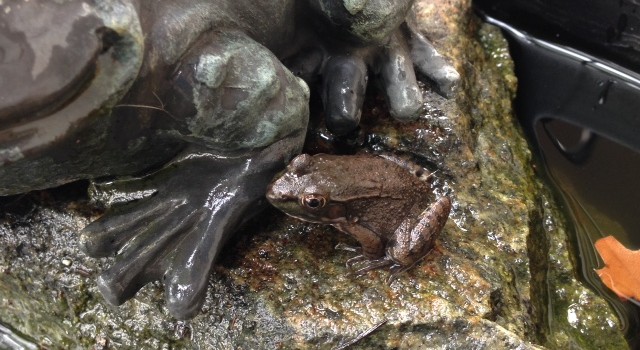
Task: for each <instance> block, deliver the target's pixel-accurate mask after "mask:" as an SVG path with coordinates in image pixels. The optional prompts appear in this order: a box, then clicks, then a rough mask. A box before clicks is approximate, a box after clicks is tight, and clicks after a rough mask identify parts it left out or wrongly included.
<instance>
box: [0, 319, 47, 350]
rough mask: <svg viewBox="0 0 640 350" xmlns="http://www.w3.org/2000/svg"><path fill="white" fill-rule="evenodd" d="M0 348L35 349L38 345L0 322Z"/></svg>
mask: <svg viewBox="0 0 640 350" xmlns="http://www.w3.org/2000/svg"><path fill="white" fill-rule="evenodd" d="M0 349H2V350H5V349H6V350H32V349H33V350H36V349H38V346H37V345H36V344H34V343H32V342H30V341H29V340H27V339H25V338H23V337H21V336H20V335H18V334H16V333H15V332H13V331H12V330H11V329H10V328H9V327H6V326H4V325H3V324H2V323H0Z"/></svg>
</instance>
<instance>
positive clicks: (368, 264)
mask: <svg viewBox="0 0 640 350" xmlns="http://www.w3.org/2000/svg"><path fill="white" fill-rule="evenodd" d="M394 265H395V262H394V261H393V260H391V259H389V258H388V257H386V256H385V257H382V258H380V259H369V258H367V257H366V256H364V255H357V256H354V257H353V258H351V259H349V260H347V266H348V267H349V268H351V269H354V271H353V272H352V273H351V274H352V275H354V276H362V275H364V274H365V273H367V272H369V271H373V270H378V269H382V268H387V267H390V266H394Z"/></svg>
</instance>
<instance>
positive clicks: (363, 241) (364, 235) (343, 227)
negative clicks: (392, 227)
mask: <svg viewBox="0 0 640 350" xmlns="http://www.w3.org/2000/svg"><path fill="white" fill-rule="evenodd" d="M333 227H335V228H337V229H338V230H340V231H342V232H344V233H346V234H348V235H350V236H351V237H353V238H355V239H356V240H357V241H358V243H360V246H361V249H359V251H360V253H361V255H358V256H356V257H354V258H351V259H349V261H348V262H347V265H350V264H352V263H354V262H357V261H360V260H364V259H378V258H381V257H383V256H384V248H385V241H384V240H383V239H382V237H380V235H379V234H377V233H375V232H373V231H371V230H370V229H368V228H366V227H364V226H362V225H360V224H358V223H357V222H345V223H339V224H333Z"/></svg>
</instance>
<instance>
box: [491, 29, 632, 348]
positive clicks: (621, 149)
mask: <svg viewBox="0 0 640 350" xmlns="http://www.w3.org/2000/svg"><path fill="white" fill-rule="evenodd" d="M487 21H489V22H492V23H493V24H496V25H498V26H500V27H501V28H503V30H504V32H505V33H506V34H507V37H508V39H509V43H510V51H511V54H512V56H513V58H514V62H515V66H516V75H517V77H518V84H519V87H518V95H517V100H516V111H517V114H518V117H519V119H520V121H521V123H522V125H523V127H524V129H525V131H526V133H527V134H528V137H529V139H530V141H531V143H532V144H533V147H534V149H535V150H536V153H537V154H538V155H539V159H540V160H541V163H542V165H543V169H544V172H545V173H546V175H547V177H548V179H549V180H550V182H551V183H552V184H553V185H554V187H555V188H556V190H557V192H558V193H559V197H560V198H561V199H562V201H563V202H564V203H563V204H564V207H565V208H566V209H567V212H568V214H569V217H570V219H571V220H572V223H573V227H574V230H573V232H572V237H570V239H571V240H572V241H573V243H574V244H573V246H575V247H576V248H577V250H578V252H577V256H578V257H579V261H578V263H579V265H580V266H579V269H580V271H581V273H582V277H583V280H584V281H585V282H586V283H587V284H589V285H590V286H591V287H592V288H593V289H594V290H597V291H598V292H599V293H600V294H601V295H603V296H604V297H605V298H606V299H607V300H608V301H609V302H610V303H611V305H612V306H613V308H614V309H615V310H616V312H617V313H618V316H619V318H620V320H621V323H622V326H623V328H624V330H625V332H626V334H627V338H628V341H629V344H630V346H631V347H632V348H637V347H638V346H640V335H639V333H640V312H639V310H640V309H639V308H638V307H637V306H636V305H634V304H633V303H629V302H621V301H620V300H619V298H617V297H616V296H615V295H614V294H613V293H612V292H611V291H609V290H607V288H606V287H604V286H603V285H602V283H601V281H600V279H599V278H598V277H597V275H596V273H595V272H594V268H598V267H601V266H603V264H602V261H601V260H600V258H599V256H598V254H597V253H596V251H595V250H594V247H593V243H594V242H595V240H597V239H598V238H600V237H604V236H607V235H614V236H616V238H618V239H619V240H620V241H621V242H622V243H623V244H624V245H625V246H627V247H629V248H631V249H640V233H639V232H638V231H639V228H640V225H639V224H640V205H638V199H640V185H639V183H638V181H639V180H640V177H639V176H638V174H640V75H638V74H637V73H635V72H633V71H630V70H627V69H625V68H623V67H621V66H619V65H616V64H614V63H612V62H608V61H605V60H601V59H598V58H595V57H593V56H590V55H588V54H585V53H583V52H580V51H577V50H575V49H572V48H570V47H567V46H562V45H559V44H554V43H551V42H548V41H543V40H539V39H537V38H534V37H531V36H529V35H527V34H526V33H524V32H521V31H519V30H517V29H515V28H514V27H512V26H510V25H509V24H506V23H504V22H500V21H497V20H495V19H492V18H487Z"/></svg>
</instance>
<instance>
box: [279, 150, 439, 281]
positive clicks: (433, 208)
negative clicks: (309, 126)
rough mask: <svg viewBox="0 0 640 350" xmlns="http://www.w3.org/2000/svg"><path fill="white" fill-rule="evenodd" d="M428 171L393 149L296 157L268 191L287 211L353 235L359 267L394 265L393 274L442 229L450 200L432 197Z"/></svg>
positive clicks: (361, 270)
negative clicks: (378, 152) (380, 152)
mask: <svg viewBox="0 0 640 350" xmlns="http://www.w3.org/2000/svg"><path fill="white" fill-rule="evenodd" d="M428 177H429V176H428V175H427V174H426V172H425V171H424V169H422V168H421V167H419V166H418V165H416V164H413V163H411V162H409V161H406V160H404V159H400V158H398V157H396V156H391V155H369V154H362V155H351V156H338V155H328V154H318V155H314V156H310V155H308V154H302V155H299V156H297V157H296V158H295V159H294V160H293V161H291V163H290V164H289V166H288V167H287V169H286V170H285V172H284V173H283V174H281V175H279V176H277V177H276V179H275V180H274V181H273V182H272V183H271V184H270V185H269V188H268V190H267V198H268V199H269V201H270V202H271V204H273V205H274V206H275V207H277V208H278V209H280V210H282V211H283V212H285V213H286V214H288V215H290V216H292V217H295V218H298V219H301V220H304V221H309V222H314V223H321V224H329V225H331V226H333V227H335V228H337V229H338V230H340V231H342V232H344V233H347V234H349V235H351V236H353V237H354V238H355V239H356V240H358V242H359V243H360V245H361V248H356V249H355V251H358V252H359V253H360V255H358V256H356V257H354V258H351V259H349V260H348V261H347V265H348V266H352V265H354V264H356V263H357V264H359V269H358V270H357V271H355V273H356V274H362V273H365V272H367V271H370V270H374V269H378V268H386V267H389V270H390V272H391V275H390V276H389V280H390V281H391V280H392V279H393V278H395V276H397V274H399V273H400V272H403V271H405V270H407V269H408V268H410V267H411V266H413V265H414V264H415V263H416V262H418V261H419V260H421V259H422V258H423V257H424V256H426V255H427V253H429V251H430V250H431V249H432V247H433V245H434V242H435V239H436V237H437V236H438V234H439V233H440V231H442V228H443V227H444V225H445V223H446V221H447V218H448V217H449V212H450V211H451V200H450V199H449V198H448V197H446V196H443V197H440V198H438V199H437V200H436V201H435V202H433V203H431V197H432V191H431V187H430V185H429V182H428V181H426V180H427V179H428Z"/></svg>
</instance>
